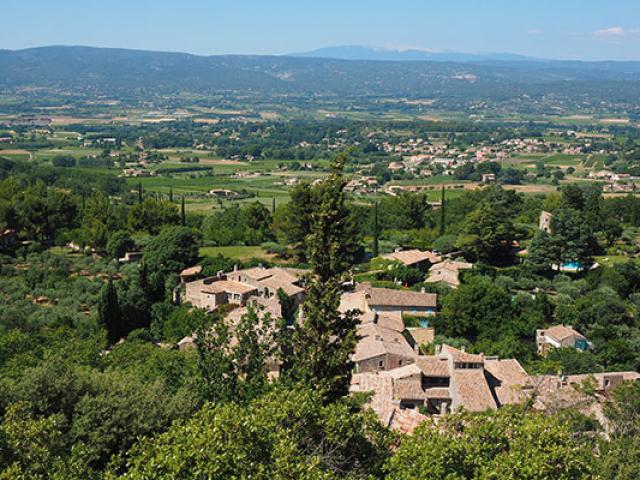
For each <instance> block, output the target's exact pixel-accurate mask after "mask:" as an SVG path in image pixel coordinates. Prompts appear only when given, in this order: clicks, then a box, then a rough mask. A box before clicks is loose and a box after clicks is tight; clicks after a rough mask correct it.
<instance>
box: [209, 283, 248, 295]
mask: <svg viewBox="0 0 640 480" xmlns="http://www.w3.org/2000/svg"><path fill="white" fill-rule="evenodd" d="M202 291H203V292H204V293H213V294H215V293H223V292H232V293H240V294H245V293H251V292H255V291H256V288H255V287H252V286H251V285H247V284H246V283H239V282H234V281H232V280H218V281H216V282H213V283H210V284H208V285H204V286H203V288H202Z"/></svg>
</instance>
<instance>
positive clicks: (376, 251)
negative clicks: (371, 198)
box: [373, 202, 380, 258]
mask: <svg viewBox="0 0 640 480" xmlns="http://www.w3.org/2000/svg"><path fill="white" fill-rule="evenodd" d="M379 236H380V232H379V230H378V202H376V203H375V204H374V205H373V257H374V258H375V257H377V256H379V255H380V250H379V245H378V243H379V238H378V237H379Z"/></svg>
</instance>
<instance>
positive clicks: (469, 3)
mask: <svg viewBox="0 0 640 480" xmlns="http://www.w3.org/2000/svg"><path fill="white" fill-rule="evenodd" d="M1 6H2V9H1V10H0V48H3V49H21V48H28V47H36V46H44V45H89V46H97V47H122V48H137V49H147V50H163V51H180V52H189V53H195V54H203V55H214V54H227V53H239V54H284V53H293V52H303V51H308V50H313V49H316V48H320V47H328V46H336V45H364V46H378V47H393V48H424V49H433V50H444V51H456V52H509V53H519V54H524V55H530V56H536V57H544V58H562V59H590V60H600V59H614V60H623V59H632V60H640V0H422V1H420V0H394V1H390V0H387V1H381V0H342V1H338V0H316V1H310V0H208V1H207V0H181V1H176V0H55V1H54V0H3V1H2V2H1Z"/></svg>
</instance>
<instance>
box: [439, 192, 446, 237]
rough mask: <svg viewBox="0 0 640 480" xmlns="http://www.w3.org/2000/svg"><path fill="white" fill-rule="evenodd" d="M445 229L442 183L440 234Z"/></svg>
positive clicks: (443, 232) (442, 233)
mask: <svg viewBox="0 0 640 480" xmlns="http://www.w3.org/2000/svg"><path fill="white" fill-rule="evenodd" d="M446 231H447V229H446V218H445V210H444V185H442V191H441V192H440V236H442V235H444V234H445V232H446Z"/></svg>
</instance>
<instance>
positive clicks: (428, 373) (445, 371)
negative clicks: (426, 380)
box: [416, 355, 449, 377]
mask: <svg viewBox="0 0 640 480" xmlns="http://www.w3.org/2000/svg"><path fill="white" fill-rule="evenodd" d="M416 365H417V366H418V367H420V370H421V371H422V374H423V375H424V376H425V377H448V376H449V363H448V362H447V361H446V359H443V358H438V357H436V356H434V355H425V356H419V357H417V358H416Z"/></svg>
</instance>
